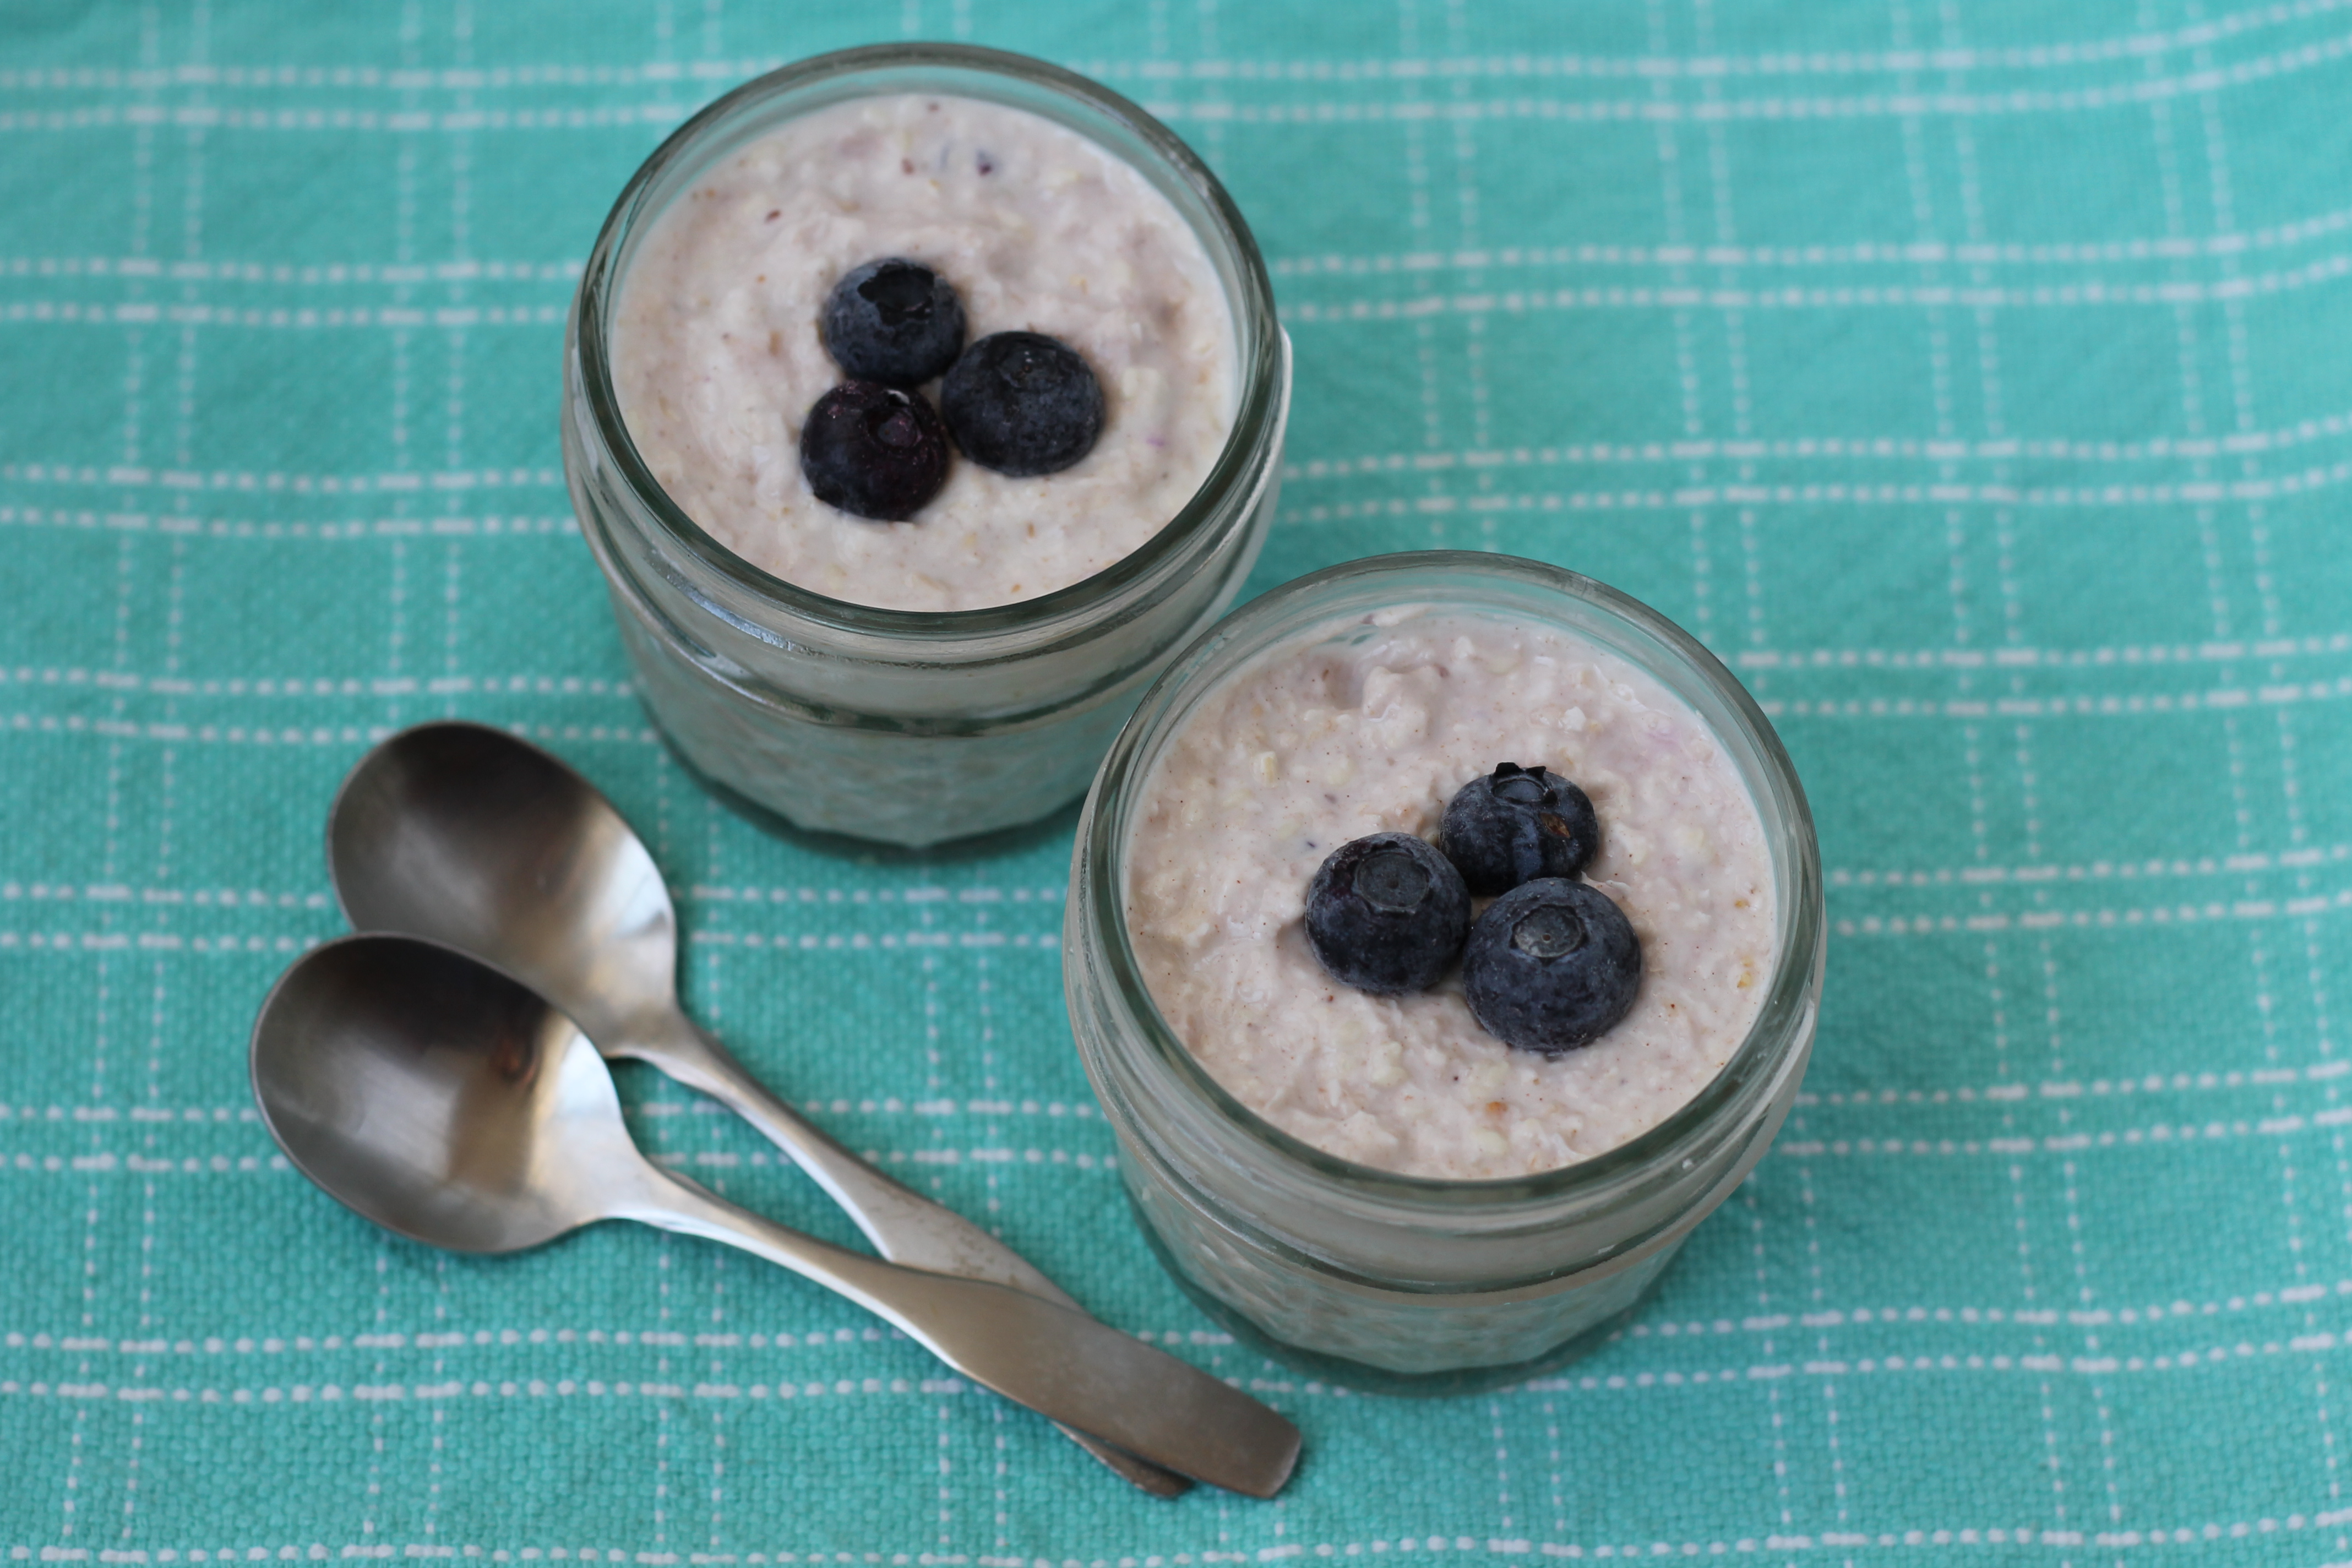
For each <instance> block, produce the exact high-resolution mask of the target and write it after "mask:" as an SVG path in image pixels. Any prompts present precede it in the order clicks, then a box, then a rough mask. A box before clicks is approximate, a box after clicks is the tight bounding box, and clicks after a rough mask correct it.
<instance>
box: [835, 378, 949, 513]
mask: <svg viewBox="0 0 2352 1568" xmlns="http://www.w3.org/2000/svg"><path fill="white" fill-rule="evenodd" d="M801 472H802V473H803V474H804V475H806V476H807V477H808V484H809V489H812V490H814V491H815V492H816V499H817V500H821V501H823V502H824V504H825V505H827V506H832V507H839V508H840V509H841V510H843V511H845V512H850V513H853V514H854V515H856V516H858V517H870V518H873V519H875V520H876V521H879V522H898V521H901V520H902V519H905V518H909V517H912V516H914V515H915V513H916V512H917V511H918V510H921V508H922V505H923V503H924V502H925V501H928V500H930V499H931V498H932V497H933V496H935V495H937V494H939V493H940V486H941V485H942V484H944V483H946V482H947V477H948V432H947V427H946V426H943V425H941V424H940V416H938V415H937V414H935V413H933V412H932V411H931V405H929V404H928V403H926V402H924V401H923V400H922V399H921V398H920V397H919V396H917V395H914V394H912V393H907V392H900V391H898V389H897V388H895V387H888V386H880V385H877V384H875V383H873V382H870V381H845V382H843V383H842V384H840V385H839V386H836V387H835V388H834V389H833V390H832V391H831V392H828V393H826V394H825V395H824V396H823V397H820V398H818V399H817V400H816V406H815V407H814V408H812V409H810V410H809V412H808V421H807V423H806V424H804V425H803V426H801Z"/></svg>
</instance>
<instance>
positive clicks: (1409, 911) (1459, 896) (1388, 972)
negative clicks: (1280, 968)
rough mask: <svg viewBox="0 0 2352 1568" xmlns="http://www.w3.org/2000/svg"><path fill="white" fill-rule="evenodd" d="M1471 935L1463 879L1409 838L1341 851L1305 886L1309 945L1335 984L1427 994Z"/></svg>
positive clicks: (1355, 843) (1358, 843) (1366, 841)
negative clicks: (1466, 935) (1463, 942)
mask: <svg viewBox="0 0 2352 1568" xmlns="http://www.w3.org/2000/svg"><path fill="white" fill-rule="evenodd" d="M1469 930H1470V894H1469V892H1468V891H1467V890H1466V889H1464V887H1463V886H1462V876H1461V873H1459V872H1457V871H1456V870H1454V867H1453V864H1452V863H1451V862H1450V861H1448V860H1447V859H1446V858H1445V857H1444V856H1443V855H1440V854H1439V853H1438V852H1437V851H1436V850H1434V849H1433V848H1431V847H1429V843H1428V841H1427V840H1426V839H1421V838H1416V837H1413V836H1412V834H1410V833H1375V834H1373V835H1372V836H1371V837H1369V838H1358V839H1353V840H1351V841H1349V842H1348V843H1346V844H1342V845H1340V846H1339V847H1338V848H1337V849H1334V850H1332V851H1331V853H1330V856H1329V857H1328V858H1327V859H1325V861H1324V862H1323V864H1322V865H1321V866H1319V867H1318V868H1316V872H1315V879H1314V880H1313V881H1311V882H1309V883H1307V943H1308V945H1310V946H1312V947H1313V948H1314V949H1315V956H1316V958H1317V959H1318V961H1320V962H1321V963H1322V965H1323V967H1324V968H1325V969H1326V970H1327V971H1328V972H1329V973H1330V975H1331V978H1332V979H1334V980H1337V981H1339V983H1340V984H1345V985H1352V986H1354V987H1356V989H1358V990H1359V991H1370V992H1374V993H1377V994H1381V995H1384V996H1392V995H1395V994H1399V993H1402V992H1406V991H1426V990H1428V989H1429V988H1430V987H1431V986H1433V985H1434V984H1437V983H1438V982H1439V981H1440V980H1442V979H1444V977H1445V972H1446V971H1447V970H1449V969H1451V968H1453V967H1454V959H1455V958H1456V957H1457V956H1458V955H1459V954H1460V953H1461V952H1462V939H1463V937H1464V936H1465V934H1466V933H1467V932H1468V931H1469Z"/></svg>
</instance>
